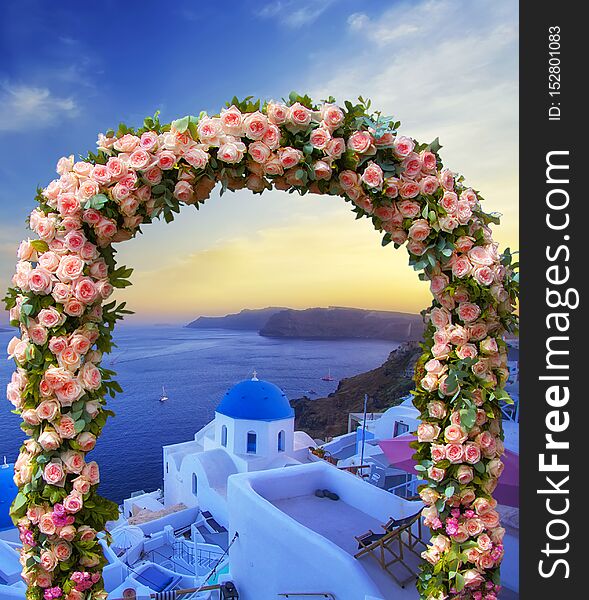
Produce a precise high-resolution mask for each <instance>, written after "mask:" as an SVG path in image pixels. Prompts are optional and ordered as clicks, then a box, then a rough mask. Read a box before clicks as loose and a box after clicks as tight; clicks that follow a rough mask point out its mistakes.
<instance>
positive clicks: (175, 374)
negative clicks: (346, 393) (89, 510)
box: [0, 325, 399, 503]
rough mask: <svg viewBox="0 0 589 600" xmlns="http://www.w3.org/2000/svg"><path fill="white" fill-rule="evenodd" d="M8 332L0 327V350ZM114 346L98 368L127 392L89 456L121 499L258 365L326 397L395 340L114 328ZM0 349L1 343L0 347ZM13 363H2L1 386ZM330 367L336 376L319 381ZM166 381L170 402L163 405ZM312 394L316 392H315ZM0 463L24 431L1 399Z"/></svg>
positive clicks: (289, 384)
mask: <svg viewBox="0 0 589 600" xmlns="http://www.w3.org/2000/svg"><path fill="white" fill-rule="evenodd" d="M12 335H13V332H11V331H1V332H0V348H5V347H6V345H7V344H8V341H9V340H10V338H11V337H12ZM115 341H116V344H117V348H115V349H114V351H113V352H112V353H111V354H110V355H108V356H107V357H105V358H104V359H103V366H105V367H106V368H108V369H111V370H114V371H116V372H117V376H116V378H115V379H116V380H117V381H118V382H119V383H120V384H121V386H122V388H123V393H121V394H118V395H117V396H116V398H114V399H110V398H109V401H108V408H109V409H111V410H113V411H114V412H115V413H116V416H115V417H114V418H111V419H109V421H108V422H107V425H106V427H105V429H104V431H103V433H102V436H101V437H100V439H99V442H98V445H97V447H96V449H95V450H94V451H93V452H91V453H90V455H89V457H88V460H96V461H98V463H99V464H100V468H101V484H100V488H99V491H100V493H101V494H102V495H103V496H106V497H107V498H110V499H111V500H114V501H115V502H118V503H120V502H121V501H122V500H123V499H124V498H127V497H129V496H130V494H131V493H132V492H134V491H137V490H145V491H151V490H154V489H157V488H159V487H161V486H162V479H163V475H162V446H164V445H167V444H175V443H177V442H183V441H188V440H191V439H193V437H194V434H195V433H196V432H197V431H198V430H199V429H201V428H202V427H203V426H204V425H206V424H207V423H208V422H209V421H211V420H212V419H213V417H214V413H215V407H216V406H217V405H218V404H219V402H220V401H221V398H222V396H223V394H224V393H225V392H226V391H227V390H228V389H229V388H230V387H232V386H233V385H234V384H235V383H237V382H239V381H241V380H243V379H247V378H250V377H251V376H252V373H253V371H254V369H255V370H256V372H257V375H258V377H259V378H260V379H266V380H268V381H271V382H273V383H275V384H276V385H278V386H279V387H280V388H282V389H283V390H284V392H285V393H286V395H287V397H288V398H300V397H302V396H304V395H308V396H310V397H324V396H327V395H328V394H329V393H331V392H333V391H335V389H336V387H337V383H338V381H339V380H340V379H342V378H344V377H349V376H351V375H356V374H358V373H362V372H364V371H368V370H370V369H373V368H375V367H377V366H379V365H380V364H382V362H383V361H384V360H385V359H386V357H387V356H388V355H389V353H390V352H391V351H392V350H394V349H395V348H396V347H397V346H398V345H399V344H398V343H395V342H390V341H381V340H335V341H334V340H305V339H279V338H268V337H263V336H260V335H258V333H257V332H256V331H234V330H224V329H190V328H186V327H182V326H171V325H170V326H168V325H162V326H157V325H149V326H138V325H120V326H119V327H118V329H117V330H116V332H115ZM0 351H1V350H0ZM13 369H14V363H13V362H12V361H7V360H1V361H0V382H1V383H2V387H3V388H4V386H5V384H6V383H7V382H8V381H9V379H10V376H11V374H12V371H13ZM328 371H329V372H330V373H331V375H332V377H333V378H334V381H332V382H326V381H323V380H322V379H321V378H322V377H323V376H324V375H326V374H327V373H328ZM162 388H165V392H166V395H167V396H168V398H169V399H168V400H167V401H166V402H160V397H161V396H162ZM311 392H316V394H311ZM0 406H2V407H3V408H2V410H0V461H2V459H3V457H6V459H7V460H8V462H14V460H15V459H16V457H17V455H18V452H19V447H20V444H21V442H22V440H23V438H24V434H23V433H22V431H21V430H20V428H19V423H20V419H19V417H18V416H17V415H15V414H12V413H11V409H12V406H11V405H10V404H9V403H8V401H7V400H5V401H4V402H3V403H0Z"/></svg>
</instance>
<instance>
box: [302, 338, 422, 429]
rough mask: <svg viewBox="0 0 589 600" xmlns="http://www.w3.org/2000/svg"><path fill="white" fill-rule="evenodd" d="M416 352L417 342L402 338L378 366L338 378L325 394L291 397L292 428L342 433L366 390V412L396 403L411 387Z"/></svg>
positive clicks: (418, 349)
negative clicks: (313, 397)
mask: <svg viewBox="0 0 589 600" xmlns="http://www.w3.org/2000/svg"><path fill="white" fill-rule="evenodd" d="M420 355H421V348H420V347H419V345H418V343H417V342H406V343H404V344H401V346H399V348H397V349H396V350H393V352H391V353H390V355H389V357H388V358H387V360H386V361H385V362H384V363H383V364H382V365H381V366H380V367H377V368H376V369H373V370H372V371H368V372H366V373H360V374H359V375H355V376H353V377H349V378H347V379H342V380H341V381H340V382H339V384H338V386H337V389H336V391H335V392H333V393H332V394H330V395H329V396H327V397H326V398H318V399H316V400H311V399H309V398H306V397H305V398H298V399H295V400H292V401H291V405H292V407H293V408H294V410H295V427H296V429H298V430H302V431H306V432H307V433H308V434H309V435H310V436H311V437H313V438H321V439H325V438H326V437H329V436H336V435H341V434H343V433H346V431H347V427H348V413H351V412H362V409H363V405H364V394H368V411H369V412H382V411H384V410H386V409H387V408H390V407H391V406H395V405H397V404H400V402H401V398H402V397H403V396H406V395H407V394H408V393H409V391H410V390H411V389H413V380H412V377H413V368H414V365H415V363H416V361H417V359H418V358H419V356H420Z"/></svg>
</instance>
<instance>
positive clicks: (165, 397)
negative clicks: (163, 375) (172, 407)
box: [160, 385, 169, 402]
mask: <svg viewBox="0 0 589 600" xmlns="http://www.w3.org/2000/svg"><path fill="white" fill-rule="evenodd" d="M166 400H169V398H168V395H167V394H166V388H165V387H164V386H163V385H162V395H161V396H160V402H165V401H166Z"/></svg>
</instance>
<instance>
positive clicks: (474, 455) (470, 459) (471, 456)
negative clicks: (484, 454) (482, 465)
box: [464, 442, 481, 465]
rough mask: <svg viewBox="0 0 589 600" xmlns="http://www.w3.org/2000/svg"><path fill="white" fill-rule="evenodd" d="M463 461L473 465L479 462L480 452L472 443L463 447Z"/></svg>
mask: <svg viewBox="0 0 589 600" xmlns="http://www.w3.org/2000/svg"><path fill="white" fill-rule="evenodd" d="M464 460H465V461H466V462H467V463H470V464H471V465H475V464H476V463H478V462H479V461H480V460H481V450H480V448H479V447H478V445H477V444H475V443H474V442H467V443H466V444H465V446H464Z"/></svg>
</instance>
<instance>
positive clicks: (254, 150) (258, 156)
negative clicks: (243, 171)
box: [247, 142, 272, 164]
mask: <svg viewBox="0 0 589 600" xmlns="http://www.w3.org/2000/svg"><path fill="white" fill-rule="evenodd" d="M247 151H248V154H249V155H250V156H251V157H252V158H253V160H255V161H256V162H257V163H260V164H264V163H265V162H266V161H267V160H268V159H269V158H270V156H271V154H272V151H271V150H270V148H268V146H266V144H264V142H252V143H251V144H250V145H249V146H248V149H247Z"/></svg>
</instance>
